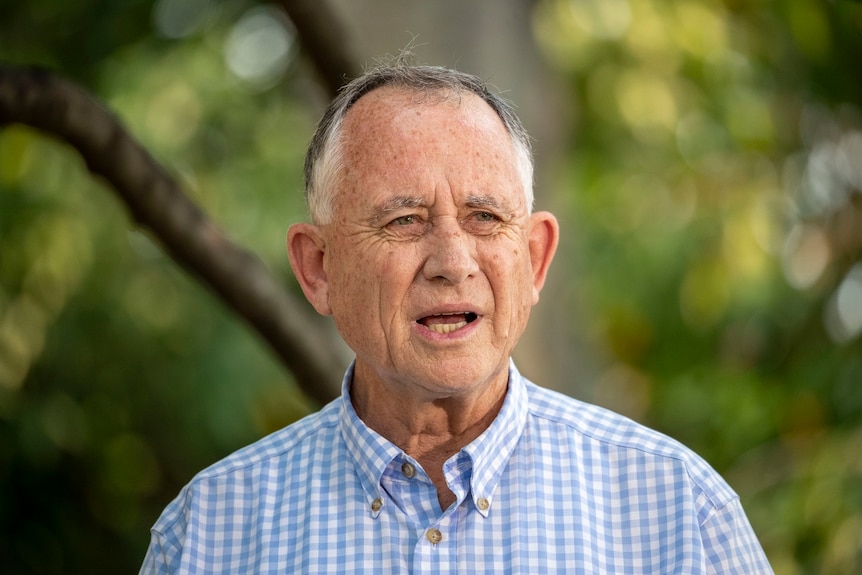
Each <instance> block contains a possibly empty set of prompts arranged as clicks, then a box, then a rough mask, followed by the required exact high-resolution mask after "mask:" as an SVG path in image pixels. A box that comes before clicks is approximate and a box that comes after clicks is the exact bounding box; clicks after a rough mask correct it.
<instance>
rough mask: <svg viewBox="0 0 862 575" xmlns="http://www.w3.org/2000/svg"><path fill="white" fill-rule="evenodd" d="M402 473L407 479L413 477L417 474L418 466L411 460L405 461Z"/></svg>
mask: <svg viewBox="0 0 862 575" xmlns="http://www.w3.org/2000/svg"><path fill="white" fill-rule="evenodd" d="M401 473H403V474H404V477H406V478H407V479H413V476H414V475H416V468H415V467H413V465H412V464H411V463H409V462H405V463H404V465H402V466H401Z"/></svg>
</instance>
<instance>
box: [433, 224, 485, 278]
mask: <svg viewBox="0 0 862 575" xmlns="http://www.w3.org/2000/svg"><path fill="white" fill-rule="evenodd" d="M426 241H428V255H427V259H426V260H425V266H424V267H423V270H422V271H423V274H424V276H425V279H427V280H429V281H432V282H434V281H441V280H445V282H450V283H452V284H457V283H460V282H463V281H465V280H466V279H467V278H469V277H470V276H472V275H474V274H476V272H478V271H479V266H478V264H477V262H476V257H475V254H474V250H475V247H476V244H475V240H474V238H473V237H472V236H471V235H470V234H469V233H467V232H466V231H464V229H463V228H462V227H461V222H459V221H458V219H457V218H454V217H439V218H436V219H435V220H434V223H433V226H432V229H431V233H429V234H428V236H427V239H426ZM445 282H444V283H445Z"/></svg>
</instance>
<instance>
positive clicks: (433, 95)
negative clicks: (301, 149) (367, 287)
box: [305, 63, 533, 223]
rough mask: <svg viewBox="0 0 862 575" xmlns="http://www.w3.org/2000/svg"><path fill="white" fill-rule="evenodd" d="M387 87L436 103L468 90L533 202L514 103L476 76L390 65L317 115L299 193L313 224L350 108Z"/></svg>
mask: <svg viewBox="0 0 862 575" xmlns="http://www.w3.org/2000/svg"><path fill="white" fill-rule="evenodd" d="M383 88H389V89H391V90H393V91H396V92H402V93H404V94H407V95H409V96H410V97H412V99H413V102H414V103H416V104H417V105H421V104H438V103H444V102H446V101H455V102H456V103H458V104H459V105H460V102H461V98H462V97H463V95H464V94H465V93H466V94H473V95H474V96H476V97H477V98H479V99H480V100H481V101H483V102H484V103H485V105H486V106H488V108H490V109H491V111H493V112H494V114H495V116H497V118H498V120H499V121H500V123H501V125H502V127H503V130H504V132H505V133H506V134H507V135H508V137H509V140H510V142H511V143H512V145H513V147H514V150H515V156H516V162H517V166H518V171H519V172H520V173H521V174H522V179H523V185H524V193H525V198H526V199H527V209H528V211H531V209H532V202H533V187H532V186H533V183H532V176H533V158H532V146H531V142H530V138H529V135H528V134H527V132H526V130H525V129H524V126H523V124H522V123H521V120H520V118H518V115H517V114H516V112H515V110H514V107H513V106H512V105H511V104H510V103H509V102H508V101H507V100H505V99H504V98H502V97H501V96H500V95H498V94H496V93H494V92H492V91H491V90H490V89H489V87H488V85H487V84H486V83H485V82H483V81H482V80H480V79H479V78H478V77H477V76H474V75H471V74H467V73H464V72H460V71H457V70H452V69H448V68H443V67H439V66H415V65H412V64H400V63H399V64H396V65H394V66H382V67H380V68H377V69H374V70H371V71H370V72H367V73H366V74H364V75H363V76H360V77H359V78H356V79H355V80H353V81H351V82H349V83H348V84H346V85H345V86H344V87H343V88H342V90H341V91H340V92H339V94H338V95H337V96H336V97H335V98H334V99H333V101H332V102H331V103H330V105H329V106H328V107H327V109H326V111H325V113H324V114H323V116H322V117H321V119H320V121H319V123H318V125H317V129H316V131H315V133H314V136H313V138H312V140H311V143H310V144H309V147H308V151H307V154H306V158H305V183H306V187H305V195H306V200H307V202H308V207H309V211H310V212H311V213H310V215H311V217H312V219H313V220H315V223H322V221H323V220H328V219H329V218H330V217H331V215H332V213H331V211H332V207H333V206H332V204H333V201H334V188H335V184H336V183H337V179H338V178H340V176H341V174H342V171H343V167H344V166H343V154H342V152H343V143H344V141H343V136H344V133H343V125H344V121H345V119H346V118H347V116H348V115H349V112H350V111H351V110H352V108H353V107H354V106H355V105H356V104H357V103H358V102H359V101H360V100H362V99H363V98H365V96H367V95H369V94H371V93H373V92H378V91H379V90H381V89H383Z"/></svg>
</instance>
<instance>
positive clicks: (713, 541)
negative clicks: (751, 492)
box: [701, 498, 773, 575]
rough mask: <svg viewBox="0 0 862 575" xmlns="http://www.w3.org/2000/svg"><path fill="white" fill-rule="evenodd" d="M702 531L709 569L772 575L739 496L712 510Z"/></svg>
mask: <svg viewBox="0 0 862 575" xmlns="http://www.w3.org/2000/svg"><path fill="white" fill-rule="evenodd" d="M701 535H702V537H703V545H704V549H705V552H706V561H707V567H708V572H709V573H712V574H715V575H731V574H734V575H736V574H739V575H773V571H772V567H770V565H769V561H768V560H767V558H766V554H765V553H764V552H763V548H762V547H761V546H760V542H759V541H758V540H757V536H756V535H755V534H754V530H753V529H752V528H751V524H750V523H749V521H748V518H747V517H746V516H745V512H744V511H743V509H742V504H741V503H740V502H739V499H738V498H734V499H732V500H731V501H730V502H729V503H727V504H726V505H725V506H724V507H720V508H718V509H716V510H715V511H713V513H712V514H711V515H710V516H709V517H708V518H707V520H706V521H705V522H704V523H703V525H701Z"/></svg>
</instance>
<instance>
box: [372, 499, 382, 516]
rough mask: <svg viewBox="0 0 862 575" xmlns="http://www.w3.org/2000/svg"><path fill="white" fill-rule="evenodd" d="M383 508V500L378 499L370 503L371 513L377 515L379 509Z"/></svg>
mask: <svg viewBox="0 0 862 575" xmlns="http://www.w3.org/2000/svg"><path fill="white" fill-rule="evenodd" d="M381 507H383V500H382V499H380V498H379V497H378V498H377V499H375V500H374V501H372V502H371V511H374V512H375V513H377V512H378V511H380V508H381Z"/></svg>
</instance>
